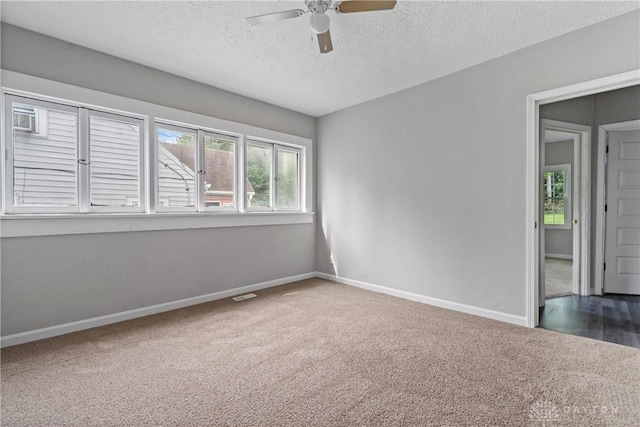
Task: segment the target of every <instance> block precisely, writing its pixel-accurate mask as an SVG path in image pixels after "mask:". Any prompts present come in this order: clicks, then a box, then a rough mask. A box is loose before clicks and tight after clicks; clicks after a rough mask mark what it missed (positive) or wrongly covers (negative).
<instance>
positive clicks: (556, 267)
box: [544, 258, 573, 298]
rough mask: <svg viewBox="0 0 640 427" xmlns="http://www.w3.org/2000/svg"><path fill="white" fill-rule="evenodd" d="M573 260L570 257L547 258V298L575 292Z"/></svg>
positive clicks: (545, 268) (545, 286)
mask: <svg viewBox="0 0 640 427" xmlns="http://www.w3.org/2000/svg"><path fill="white" fill-rule="evenodd" d="M572 281H573V261H571V260H570V259H558V258H545V260H544V295H545V297H546V298H551V297H559V296H562V295H571V294H572V293H573V283H572Z"/></svg>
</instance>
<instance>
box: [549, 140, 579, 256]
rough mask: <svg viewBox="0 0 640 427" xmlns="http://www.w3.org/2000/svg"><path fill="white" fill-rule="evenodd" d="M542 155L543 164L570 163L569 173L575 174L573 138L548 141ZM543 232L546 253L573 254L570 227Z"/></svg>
mask: <svg viewBox="0 0 640 427" xmlns="http://www.w3.org/2000/svg"><path fill="white" fill-rule="evenodd" d="M544 156H545V162H544V164H545V166H551V165H563V164H570V165H571V174H572V175H574V174H575V172H574V168H573V140H569V141H557V142H549V143H547V144H545V152H544ZM574 179H575V177H572V181H571V182H572V183H575V181H574ZM572 186H573V184H572ZM572 194H573V193H572ZM544 234H545V238H544V246H545V252H546V253H549V254H560V255H573V232H572V231H571V230H570V229H568V230H562V229H557V228H556V229H553V228H546V229H545V230H544Z"/></svg>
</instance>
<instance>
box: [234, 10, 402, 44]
mask: <svg viewBox="0 0 640 427" xmlns="http://www.w3.org/2000/svg"><path fill="white" fill-rule="evenodd" d="M332 3H333V2H331V1H327V0H306V1H305V5H306V6H307V9H308V10H302V9H293V10H285V11H282V12H275V13H267V14H266V15H258V16H252V17H250V18H247V22H248V23H249V24H250V25H259V24H266V23H268V22H275V21H282V20H285V19H291V18H298V17H300V16H302V15H304V14H305V13H311V30H312V31H313V32H314V33H316V34H317V36H318V44H319V45H320V53H328V52H331V51H332V50H333V45H332V44H331V35H330V34H329V15H327V14H326V12H327V10H333V11H335V12H337V13H354V12H371V11H376V10H389V9H393V8H394V7H395V5H396V0H391V1H373V0H347V1H337V2H335V3H333V4H332Z"/></svg>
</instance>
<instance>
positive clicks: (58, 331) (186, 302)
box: [0, 273, 316, 348]
mask: <svg viewBox="0 0 640 427" xmlns="http://www.w3.org/2000/svg"><path fill="white" fill-rule="evenodd" d="M315 276H316V274H315V273H305V274H298V275H296V276H289V277H283V278H281V279H275V280H269V281H267V282H261V283H255V284H253V285H247V286H241V287H239V288H233V289H228V290H226V291H219V292H213V293H210V294H206V295H200V296H197V297H192V298H185V299H181V300H178V301H171V302H166V303H163V304H156V305H152V306H149V307H143V308H136V309H134V310H128V311H122V312H120V313H114V314H107V315H106V316H99V317H93V318H91V319H85V320H79V321H77V322H70V323H64V324H62V325H56V326H50V327H47V328H42V329H36V330H34V331H27V332H20V333H17V334H13V335H7V336H4V337H2V338H1V339H0V347H3V348H4V347H10V346H12V345H18V344H24V343H28V342H31V341H37V340H41V339H45V338H51V337H55V336H58V335H64V334H69V333H71V332H78V331H82V330H85V329H91V328H95V327H98V326H105V325H110V324H112V323H118V322H122V321H125V320H131V319H136V318H138V317H144V316H149V315H151V314H157V313H163V312H165V311H171V310H176V309H179V308H183V307H189V306H192V305H196V304H202V303H205V302H210V301H215V300H219V299H224V298H229V297H233V296H235V295H241V294H245V293H249V292H254V291H257V290H260V289H266V288H271V287H274V286H279V285H284V284H287V283H292V282H297V281H299V280H305V279H312V278H314V277H315Z"/></svg>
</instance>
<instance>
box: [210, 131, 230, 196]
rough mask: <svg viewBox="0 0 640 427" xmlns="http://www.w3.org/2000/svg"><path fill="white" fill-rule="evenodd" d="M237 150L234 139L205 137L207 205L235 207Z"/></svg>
mask: <svg viewBox="0 0 640 427" xmlns="http://www.w3.org/2000/svg"><path fill="white" fill-rule="evenodd" d="M235 152H236V145H235V143H234V142H232V141H226V140H223V139H217V138H214V137H212V136H205V137H204V170H205V172H206V173H205V175H204V189H205V190H204V206H205V207H235V197H234V191H235V169H236V166H235V165H236V163H235Z"/></svg>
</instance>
